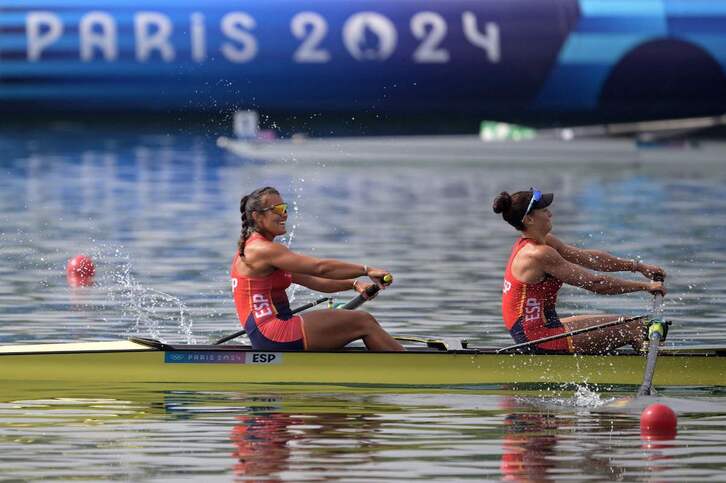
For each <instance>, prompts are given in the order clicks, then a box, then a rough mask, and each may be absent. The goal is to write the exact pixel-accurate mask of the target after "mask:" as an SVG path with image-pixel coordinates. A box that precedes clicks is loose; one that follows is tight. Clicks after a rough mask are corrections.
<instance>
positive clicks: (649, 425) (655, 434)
mask: <svg viewBox="0 0 726 483" xmlns="http://www.w3.org/2000/svg"><path fill="white" fill-rule="evenodd" d="M677 424H678V417H677V416H676V413H675V412H674V411H673V410H672V409H671V408H669V407H668V406H666V405H665V404H660V403H656V404H651V405H650V406H648V407H647V408H645V409H644V410H643V412H642V413H641V414H640V435H641V437H642V438H643V439H648V440H656V439H657V440H666V439H673V438H675V437H676V433H677V428H676V425H677Z"/></svg>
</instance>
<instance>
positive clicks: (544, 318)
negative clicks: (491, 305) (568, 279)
mask: <svg viewBox="0 0 726 483" xmlns="http://www.w3.org/2000/svg"><path fill="white" fill-rule="evenodd" d="M529 243H535V242H534V240H531V239H529V238H519V239H518V240H517V241H516V242H515V243H514V246H513V247H512V254H511V255H510V257H509V261H508V262H507V269H506V270H505V272H504V287H503V289H502V316H503V318H504V325H505V326H506V327H507V330H509V333H510V334H511V336H512V338H513V339H514V341H515V342H516V343H517V344H520V343H523V342H529V341H532V340H537V339H541V338H543V337H548V336H551V335H556V334H562V333H564V332H565V327H564V326H563V325H562V322H560V319H559V317H558V316H557V311H556V310H555V305H556V303H557V292H558V291H559V290H560V287H562V282H561V281H559V280H557V279H556V278H554V277H552V276H551V275H545V278H544V279H543V280H542V281H540V282H537V283H524V282H521V281H520V280H518V279H517V278H516V277H515V276H514V275H513V274H512V262H513V261H514V258H515V257H516V256H517V253H519V251H520V250H521V249H522V248H524V247H525V246H527V245H528V244H529ZM537 348H538V349H542V350H549V351H567V352H572V351H573V347H572V337H565V338H562V339H558V340H554V341H551V342H545V343H543V344H538V345H537Z"/></svg>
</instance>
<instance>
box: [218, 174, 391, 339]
mask: <svg viewBox="0 0 726 483" xmlns="http://www.w3.org/2000/svg"><path fill="white" fill-rule="evenodd" d="M240 215H241V221H242V229H241V233H240V239H239V242H238V244H237V253H236V254H235V256H234V259H233V261H232V267H231V269H230V276H231V278H232V294H233V297H234V302H235V306H236V308H237V315H238V316H239V319H240V323H241V324H242V326H243V327H244V329H245V330H246V331H247V335H248V336H249V338H250V341H251V342H252V346H253V347H254V348H255V349H259V350H271V351H274V350H329V349H339V348H341V347H344V346H345V345H346V344H348V343H349V342H352V341H354V340H357V339H362V340H363V343H364V344H365V346H366V347H367V348H368V349H369V350H376V351H402V350H403V347H402V346H401V344H400V343H399V342H398V341H396V340H395V339H394V338H393V337H391V336H390V335H389V334H388V333H387V332H386V331H385V330H383V328H382V327H381V326H380V325H379V324H378V321H376V319H375V318H374V317H373V316H372V315H370V314H368V313H367V312H362V311H359V310H338V309H327V310H317V311H312V312H307V313H306V314H305V317H304V319H303V317H302V316H300V315H293V314H292V311H291V310H290V303H289V301H288V298H287V294H286V293H285V289H286V288H287V287H289V286H290V284H291V283H296V284H299V285H302V286H305V287H307V288H309V289H312V290H316V291H319V292H326V293H333V292H340V291H343V290H355V291H356V292H358V293H363V292H365V289H366V288H368V287H369V286H370V285H371V283H364V282H361V281H359V280H358V279H357V277H362V276H368V277H369V278H370V279H371V281H372V282H373V283H375V284H377V285H378V286H379V287H380V288H384V284H383V278H384V277H385V276H386V275H388V272H387V271H386V270H382V269H379V268H373V267H369V266H367V265H358V264H354V263H347V262H343V261H340V260H332V259H320V258H314V257H309V256H306V255H301V254H298V253H295V252H293V251H292V250H290V249H288V248H287V247H286V246H284V245H282V244H280V243H275V241H274V239H275V237H277V236H280V235H284V234H285V233H286V223H287V203H285V202H284V201H283V200H282V197H281V196H280V193H279V192H278V191H277V190H276V189H275V188H272V187H269V186H267V187H264V188H259V189H256V190H255V191H253V192H252V193H250V194H248V195H246V196H243V197H242V199H241V200H240Z"/></svg>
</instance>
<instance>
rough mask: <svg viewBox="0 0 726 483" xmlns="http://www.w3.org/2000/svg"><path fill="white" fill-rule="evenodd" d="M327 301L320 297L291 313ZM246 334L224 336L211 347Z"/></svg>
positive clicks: (243, 332) (241, 332)
mask: <svg viewBox="0 0 726 483" xmlns="http://www.w3.org/2000/svg"><path fill="white" fill-rule="evenodd" d="M328 300H330V297H322V298H319V299H317V300H315V301H314V302H309V303H307V304H305V305H301V306H300V307H298V308H296V309H293V310H292V312H291V313H292V314H297V313H298V312H302V311H303V310H307V309H309V308H310V307H315V306H316V305H320V304H322V303H323V302H327V301H328ZM246 333H247V331H246V330H245V329H242V330H238V331H237V332H235V333H234V334H230V335H225V336H224V337H222V338H221V339H219V340H218V341H216V342H214V343H213V345H219V344H224V343H225V342H227V341H228V340H232V339H236V338H237V337H240V336H243V335H245V334H246Z"/></svg>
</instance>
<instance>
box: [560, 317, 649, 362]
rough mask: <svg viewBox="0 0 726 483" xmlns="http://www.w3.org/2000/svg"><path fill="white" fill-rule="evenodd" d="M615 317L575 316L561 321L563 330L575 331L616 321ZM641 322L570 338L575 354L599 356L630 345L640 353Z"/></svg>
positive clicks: (638, 320)
mask: <svg viewBox="0 0 726 483" xmlns="http://www.w3.org/2000/svg"><path fill="white" fill-rule="evenodd" d="M618 317H619V316H617V315H575V316H572V317H565V318H563V319H562V324H563V325H564V326H565V329H566V330H568V331H570V330H577V329H582V328H585V327H591V326H593V325H598V324H603V323H605V322H611V321H613V320H617V319H618ZM643 341H644V331H643V320H642V319H637V320H634V321H632V322H628V323H624V324H622V325H615V326H612V327H606V328H603V329H598V330H593V331H592V332H586V333H584V334H578V335H575V336H573V337H572V344H573V346H574V348H575V352H577V353H579V354H601V353H604V352H609V351H612V350H615V349H617V348H618V347H622V346H624V345H627V344H630V345H631V346H633V349H635V350H636V351H640V349H641V348H642V346H643Z"/></svg>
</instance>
